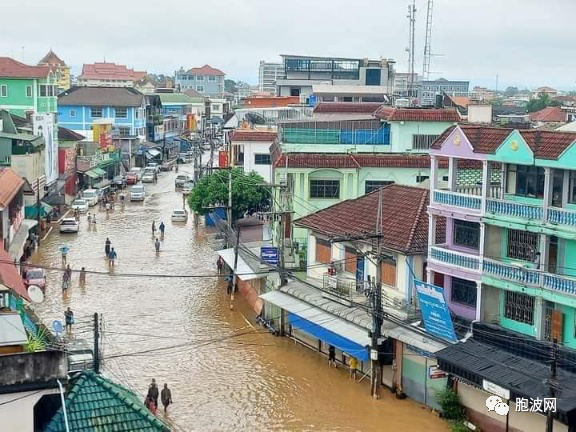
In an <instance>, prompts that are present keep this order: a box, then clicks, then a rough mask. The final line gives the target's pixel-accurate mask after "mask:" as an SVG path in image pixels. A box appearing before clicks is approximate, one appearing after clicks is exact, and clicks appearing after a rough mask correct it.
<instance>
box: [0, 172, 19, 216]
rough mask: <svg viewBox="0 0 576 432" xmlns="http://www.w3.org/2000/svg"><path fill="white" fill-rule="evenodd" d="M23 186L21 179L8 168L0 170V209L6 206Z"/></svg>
mask: <svg viewBox="0 0 576 432" xmlns="http://www.w3.org/2000/svg"><path fill="white" fill-rule="evenodd" d="M23 185H24V180H23V179H22V177H20V176H19V175H18V174H16V173H15V172H14V171H12V170H11V169H10V168H2V169H0V208H5V207H6V206H8V204H10V201H12V198H14V195H16V194H17V193H18V191H19V190H20V188H21V187H22V186H23Z"/></svg>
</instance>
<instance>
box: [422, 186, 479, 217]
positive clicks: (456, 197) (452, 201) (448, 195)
mask: <svg viewBox="0 0 576 432" xmlns="http://www.w3.org/2000/svg"><path fill="white" fill-rule="evenodd" d="M432 204H439V205H443V206H448V207H458V208H461V209H467V210H471V211H472V212H475V213H478V214H480V212H481V211H482V197H481V196H475V195H468V194H466V193H460V192H450V191H445V190H438V189H436V190H434V193H433V202H432Z"/></svg>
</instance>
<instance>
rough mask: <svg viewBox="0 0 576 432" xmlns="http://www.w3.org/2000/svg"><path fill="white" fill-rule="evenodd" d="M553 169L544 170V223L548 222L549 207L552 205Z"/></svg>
mask: <svg viewBox="0 0 576 432" xmlns="http://www.w3.org/2000/svg"><path fill="white" fill-rule="evenodd" d="M552 183H553V177H552V169H551V168H548V167H546V168H544V199H543V200H542V223H546V222H547V221H548V207H549V206H550V204H552Z"/></svg>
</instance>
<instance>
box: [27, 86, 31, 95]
mask: <svg viewBox="0 0 576 432" xmlns="http://www.w3.org/2000/svg"><path fill="white" fill-rule="evenodd" d="M26 97H32V86H26Z"/></svg>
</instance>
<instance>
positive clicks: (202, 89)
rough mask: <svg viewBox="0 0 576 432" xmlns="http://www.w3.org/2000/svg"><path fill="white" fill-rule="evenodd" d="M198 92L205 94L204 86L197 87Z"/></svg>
mask: <svg viewBox="0 0 576 432" xmlns="http://www.w3.org/2000/svg"><path fill="white" fill-rule="evenodd" d="M196 91H199V92H203V91H204V86H196Z"/></svg>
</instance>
